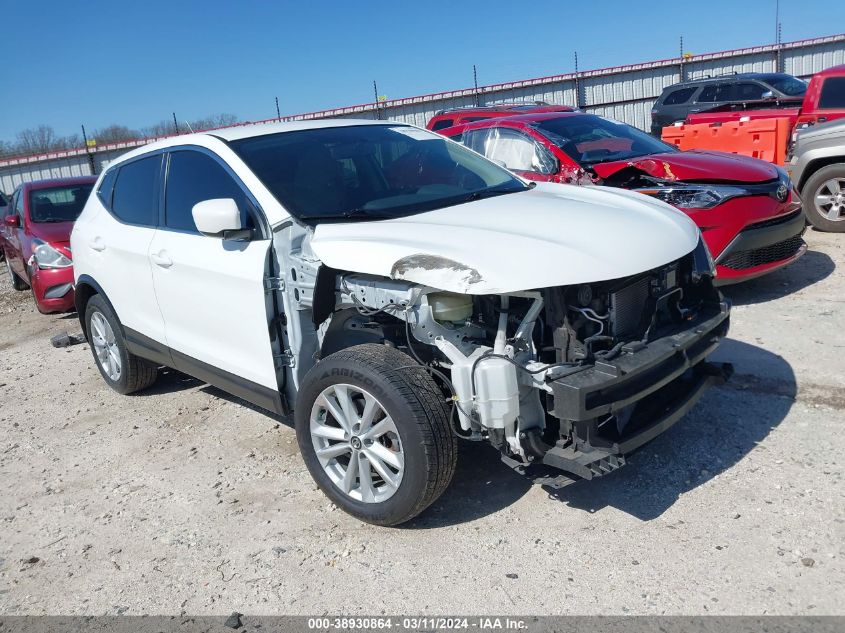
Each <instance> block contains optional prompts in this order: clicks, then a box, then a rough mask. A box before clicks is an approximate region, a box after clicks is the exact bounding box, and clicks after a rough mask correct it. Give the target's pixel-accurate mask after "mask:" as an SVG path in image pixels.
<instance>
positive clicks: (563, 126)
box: [532, 114, 676, 167]
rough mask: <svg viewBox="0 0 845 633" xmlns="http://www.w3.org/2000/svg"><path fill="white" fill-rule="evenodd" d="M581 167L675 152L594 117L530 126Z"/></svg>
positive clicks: (634, 131)
mask: <svg viewBox="0 0 845 633" xmlns="http://www.w3.org/2000/svg"><path fill="white" fill-rule="evenodd" d="M532 125H533V126H534V127H535V129H537V130H538V131H539V132H540V133H541V134H543V135H544V136H545V137H546V138H548V139H549V140H550V141H551V142H552V143H554V144H555V145H557V146H558V147H559V148H560V149H562V150H563V151H564V152H566V154H567V155H568V156H569V157H570V158H572V160H574V161H575V162H577V163H578V164H579V165H581V166H582V167H587V166H589V165H595V164H596V163H606V162H608V161H612V160H626V159H628V158H637V157H639V156H646V155H648V154H657V153H664V152H672V151H676V150H675V148H674V147H672V146H671V145H668V144H666V143H664V142H663V141H659V140H657V139H656V138H654V137H653V136H651V135H650V134H646V133H645V132H641V131H640V130H638V129H637V128H635V127H631V126H630V125H626V124H625V123H620V122H619V121H613V120H612V119H605V118H604V117H600V116H596V115H595V114H576V115H571V116H562V117H558V118H554V119H546V120H545V121H538V122H536V123H534V124H532Z"/></svg>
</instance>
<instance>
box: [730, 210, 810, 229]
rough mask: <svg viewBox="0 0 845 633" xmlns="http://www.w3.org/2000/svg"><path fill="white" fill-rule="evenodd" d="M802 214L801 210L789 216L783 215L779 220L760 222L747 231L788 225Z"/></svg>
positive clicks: (772, 219)
mask: <svg viewBox="0 0 845 633" xmlns="http://www.w3.org/2000/svg"><path fill="white" fill-rule="evenodd" d="M800 214H801V209H798V210H797V211H795V212H793V213H790V214H788V215H782V216H780V217H777V218H771V219H770V220H764V221H763V222H758V223H756V224H752V225H751V226H749V227H747V228H746V229H744V230H746V231H753V230H754V229H763V228H766V227H767V226H777V225H778V224H786V223H787V222H791V221H792V220H794V219H795V218H797V217H798V216H799V215H800Z"/></svg>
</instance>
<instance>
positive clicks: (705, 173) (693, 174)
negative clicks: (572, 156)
mask: <svg viewBox="0 0 845 633" xmlns="http://www.w3.org/2000/svg"><path fill="white" fill-rule="evenodd" d="M626 167H634V168H635V169H639V170H642V171H644V172H645V173H647V174H648V175H649V176H653V177H655V178H665V179H667V180H681V181H683V180H695V181H713V182H765V181H767V180H774V179H775V178H777V177H778V172H777V170H776V169H775V167H774V165H772V164H771V163H767V162H766V161H763V160H759V159H757V158H749V157H747V156H737V155H736V154H727V153H724V152H712V151H704V150H689V151H686V152H666V153H664V154H650V155H649V156H643V157H642V158H634V159H627V160H617V161H609V162H606V163H598V164H596V165H593V170H594V171H595V172H596V174H597V175H598V176H600V177H601V178H608V177H609V176H612V175H613V174H615V173H617V172H619V171H621V170H623V169H625V168H626Z"/></svg>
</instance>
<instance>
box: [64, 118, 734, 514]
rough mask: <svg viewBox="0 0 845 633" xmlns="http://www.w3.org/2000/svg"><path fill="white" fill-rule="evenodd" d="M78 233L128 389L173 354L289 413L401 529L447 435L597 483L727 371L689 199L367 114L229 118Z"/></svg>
mask: <svg viewBox="0 0 845 633" xmlns="http://www.w3.org/2000/svg"><path fill="white" fill-rule="evenodd" d="M95 189H96V195H92V196H91V197H90V198H89V200H88V203H87V206H86V207H85V209H84V211H83V213H82V215H81V217H80V218H79V220H78V221H77V222H76V226H75V228H74V230H73V235H72V238H71V244H72V248H73V253H74V267H75V274H76V300H77V308H78V312H79V315H80V320H81V322H82V326H83V329H84V331H85V333H86V335H87V336H88V340H89V341H90V343H91V349H92V351H93V353H94V356H95V358H96V360H97V365H98V367H99V369H100V372H101V374H102V375H103V378H104V379H105V381H106V382H107V383H108V384H109V385H110V386H111V387H112V388H114V389H116V390H117V391H119V392H121V393H130V392H132V391H136V390H139V389H143V388H145V387H148V386H149V385H151V384H152V383H153V382H154V381H155V379H156V373H157V368H158V367H159V366H162V365H166V366H169V367H174V368H176V369H178V370H181V371H183V372H186V373H188V374H191V375H193V376H195V377H197V378H199V379H201V380H205V381H207V382H209V383H211V384H214V385H216V386H218V387H220V388H222V389H224V390H226V391H229V392H231V393H233V394H235V395H237V396H240V397H242V398H244V399H246V400H248V401H250V402H253V403H255V404H256V405H258V406H260V407H263V408H265V409H267V410H269V411H273V412H276V413H288V412H290V411H293V412H294V414H295V415H294V418H295V426H296V432H297V438H298V442H299V446H300V449H301V451H302V454H303V458H304V461H305V463H306V465H307V467H308V469H309V470H310V472H311V474H312V476H313V477H314V479H315V480H316V482H317V483H318V484H319V486H320V487H321V488H322V489H323V491H324V492H325V493H326V494H327V495H328V496H329V497H330V498H331V499H332V500H333V501H334V502H335V503H336V504H338V505H339V506H340V507H341V508H343V509H344V510H346V511H347V512H349V513H351V514H353V515H355V516H356V517H359V518H361V519H363V520H365V521H369V522H373V523H378V524H382V525H395V524H398V523H401V522H403V521H407V520H409V519H410V518H412V517H414V516H416V515H417V514H419V513H420V512H421V511H423V510H424V509H425V508H426V507H427V506H428V505H430V504H431V503H432V502H433V501H434V500H435V499H436V498H437V497H438V496H439V495H440V494H441V493H442V492H443V490H444V489H445V488H446V487H447V485H448V484H449V482H450V480H451V478H452V475H453V473H454V470H455V462H456V459H457V441H458V440H459V439H466V440H482V439H484V440H488V441H489V442H490V443H492V444H493V445H494V446H495V447H496V448H497V449H498V450H499V451H500V452H501V454H502V458H503V459H504V461H506V463H508V464H509V465H511V466H512V467H514V468H515V469H517V470H518V471H520V472H524V473H526V474H528V475H532V476H533V475H535V474H536V475H537V476H540V475H541V473H542V472H543V471H544V468H543V467H544V466H545V467H553V468H556V469H561V470H564V471H567V472H569V473H574V474H575V475H577V476H579V477H584V478H592V477H594V476H597V475H601V474H604V473H606V472H609V471H611V470H613V469H615V468H617V467H618V466H620V465H622V464H624V455H625V453H627V452H629V451H631V450H633V449H634V448H636V447H637V446H639V445H641V444H643V443H644V442H646V441H648V440H649V439H651V438H653V437H654V436H655V435H657V434H658V433H660V432H661V431H663V430H665V429H666V428H668V426H670V425H671V424H672V423H673V422H675V421H676V420H678V419H679V418H680V417H681V416H682V415H683V414H684V413H685V412H686V411H687V410H688V408H689V407H690V406H691V405H692V404H693V403H694V402H695V400H696V399H697V398H698V397H699V395H700V394H701V392H702V390H703V389H704V387H705V386H706V385H707V384H708V383H710V382H712V381H713V380H716V379H718V378H719V377H721V376H722V374H723V371H722V370H721V369H720V368H718V367H715V366H713V365H711V364H709V363H707V362H705V360H704V359H705V356H706V355H707V354H708V353H709V352H710V351H712V350H713V349H714V348H715V347H716V346H717V345H718V343H719V341H720V339H721V338H722V337H723V336H724V335H725V333H726V331H727V325H728V306H727V304H726V303H725V302H724V301H723V300H722V299H721V296H720V295H719V294H718V292H717V291H716V290H714V288H713V285H712V283H711V282H712V275H713V267H712V260H711V259H710V257H709V253H708V252H707V249H706V247H705V245H704V243H703V242H702V241H701V239H700V236H699V233H698V230H697V229H696V227H695V225H694V224H693V223H692V221H690V220H689V219H688V218H687V217H686V216H685V215H684V214H683V213H681V212H679V211H676V210H675V209H673V208H672V207H670V206H668V205H666V204H663V203H661V202H658V201H656V200H654V199H652V198H649V197H646V196H642V195H640V194H636V193H631V192H626V191H622V190H619V189H612V190H605V189H604V188H602V187H573V186H567V185H557V184H547V183H539V184H535V183H527V182H525V181H523V180H521V179H519V178H517V177H515V176H514V175H513V174H511V173H510V172H508V171H506V170H505V169H503V168H501V167H499V166H498V165H496V164H494V163H492V162H490V161H488V160H486V159H485V158H483V157H481V156H480V155H478V154H476V153H474V152H472V151H470V150H468V149H466V148H464V147H462V146H461V145H459V144H457V143H454V142H452V141H449V140H447V139H444V138H442V137H440V136H438V135H436V134H433V133H431V132H428V131H425V130H422V129H419V128H416V127H412V126H407V125H401V124H396V123H386V122H376V121H353V120H342V121H309V122H302V123H289V124H281V123H279V124H269V125H259V126H249V127H235V128H230V129H226V130H219V131H216V132H214V133H206V134H192V135H188V136H181V137H177V138H172V139H168V140H165V141H160V142H157V143H154V144H151V145H148V146H146V147H143V148H140V149H137V150H135V151H132V152H129V153H128V154H126V155H124V156H123V157H121V158H120V159H119V160H117V161H116V162H115V163H114V164H112V165H110V166H109V167H108V169H107V170H106V171H105V172H104V173H103V174H102V175H101V176H100V179H99V181H98V182H97V185H96V188H95Z"/></svg>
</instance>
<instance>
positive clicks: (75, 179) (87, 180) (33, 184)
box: [23, 176, 97, 190]
mask: <svg viewBox="0 0 845 633" xmlns="http://www.w3.org/2000/svg"><path fill="white" fill-rule="evenodd" d="M95 182H97V177H96V176H71V177H68V178H49V179H46V180H33V181H30V182H25V183H23V186H24V187H26V188H27V189H30V190H34V189H49V188H51V187H65V186H68V185H93V184H94V183H95Z"/></svg>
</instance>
